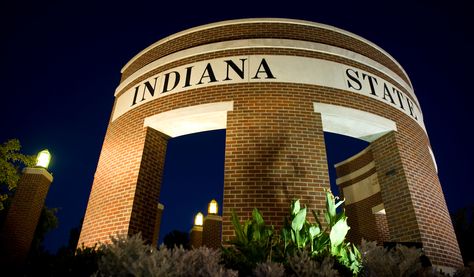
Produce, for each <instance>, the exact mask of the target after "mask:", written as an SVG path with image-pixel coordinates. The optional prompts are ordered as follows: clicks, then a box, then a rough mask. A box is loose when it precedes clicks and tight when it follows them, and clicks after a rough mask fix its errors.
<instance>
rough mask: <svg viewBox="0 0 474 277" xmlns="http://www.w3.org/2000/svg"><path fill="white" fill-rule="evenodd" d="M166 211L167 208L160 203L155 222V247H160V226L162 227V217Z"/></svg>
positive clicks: (153, 244)
mask: <svg viewBox="0 0 474 277" xmlns="http://www.w3.org/2000/svg"><path fill="white" fill-rule="evenodd" d="M164 209H165V206H164V205H163V204H161V203H158V205H157V207H156V221H155V230H154V232H153V243H152V246H153V247H157V246H158V238H159V236H160V226H161V217H162V215H163V210H164Z"/></svg>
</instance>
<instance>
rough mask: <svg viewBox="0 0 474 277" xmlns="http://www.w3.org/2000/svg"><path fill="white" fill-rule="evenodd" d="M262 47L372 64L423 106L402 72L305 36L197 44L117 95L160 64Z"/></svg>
mask: <svg viewBox="0 0 474 277" xmlns="http://www.w3.org/2000/svg"><path fill="white" fill-rule="evenodd" d="M258 48H282V49H293V50H307V51H312V52H318V53H324V54H331V55H335V56H339V57H343V58H347V59H350V60H353V61H355V62H359V63H362V64H364V65H366V66H368V67H371V68H373V69H375V70H377V71H379V72H380V73H383V74H385V75H387V76H389V77H390V78H392V79H393V80H395V81H396V82H397V84H398V85H399V86H401V87H403V88H404V89H405V90H407V91H408V93H409V94H410V96H411V97H412V98H413V99H414V100H415V104H416V105H417V106H418V107H419V106H420V105H419V103H418V99H417V98H416V95H415V93H414V92H413V89H412V88H411V85H410V84H408V83H406V82H405V81H404V80H403V79H402V78H401V77H400V76H398V74H396V73H395V72H393V71H392V70H390V69H389V68H387V67H386V66H384V65H382V64H380V63H378V62H376V61H374V60H372V59H370V58H368V57H366V56H363V55H361V54H358V53H356V52H353V51H350V50H346V49H343V48H339V47H336V46H331V45H326V44H321V43H315V42H308V41H301V40H290V39H244V40H232V41H224V42H217V43H211V44H206V45H202V46H197V47H193V48H189V49H185V50H182V51H179V52H176V53H173V54H170V55H167V56H165V57H162V58H160V59H157V60H155V61H153V62H151V63H149V64H147V65H146V66H144V67H142V68H140V69H139V70H137V71H136V72H134V73H133V74H131V75H130V76H128V77H127V78H126V79H125V80H123V81H122V82H121V83H120V84H119V85H118V87H117V88H116V89H115V94H114V95H115V96H117V95H118V93H120V92H121V91H122V90H123V89H124V88H125V87H126V86H127V85H129V84H130V83H132V82H133V81H135V80H136V79H137V78H139V77H140V76H142V75H144V74H146V73H148V72H150V71H152V70H154V69H156V68H158V67H161V66H164V65H166V64H169V63H171V62H175V61H178V60H181V59H184V58H189V57H193V56H196V55H200V54H206V53H212V52H217V51H223V50H233V49H258Z"/></svg>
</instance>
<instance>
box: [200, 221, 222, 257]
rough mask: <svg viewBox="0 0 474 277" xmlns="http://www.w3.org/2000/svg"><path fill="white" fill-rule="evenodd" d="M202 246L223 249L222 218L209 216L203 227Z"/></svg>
mask: <svg viewBox="0 0 474 277" xmlns="http://www.w3.org/2000/svg"><path fill="white" fill-rule="evenodd" d="M202 245H203V246H206V247H209V248H214V249H220V248H221V247H222V218H221V217H220V216H216V215H208V216H206V218H205V219H204V224H203V226H202Z"/></svg>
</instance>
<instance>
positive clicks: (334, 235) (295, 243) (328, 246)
mask: <svg viewBox="0 0 474 277" xmlns="http://www.w3.org/2000/svg"><path fill="white" fill-rule="evenodd" d="M336 200H338V198H336V197H334V195H333V194H332V193H331V192H330V191H326V210H325V211H324V218H325V220H326V225H325V226H323V225H322V224H321V221H320V220H319V217H318V214H317V213H316V212H315V211H312V213H313V216H314V219H315V223H311V222H309V221H308V220H307V219H306V214H307V209H306V207H305V208H301V204H300V201H299V200H295V201H293V202H292V203H291V211H290V217H289V219H288V220H287V221H286V223H285V226H284V227H283V229H282V231H281V241H282V242H283V245H284V246H283V247H284V249H283V252H284V253H285V254H286V255H288V254H290V255H293V254H294V253H295V250H303V249H309V251H310V253H311V256H312V257H313V258H322V257H325V256H333V257H334V258H335V259H336V260H337V262H338V263H340V264H341V265H343V266H345V267H346V268H348V269H349V270H350V271H351V272H352V273H353V274H358V273H359V271H360V269H361V256H360V252H359V251H358V250H357V248H356V247H355V246H354V245H352V244H351V243H349V242H346V241H345V238H346V235H347V232H348V231H349V229H350V227H349V226H348V225H347V217H346V215H345V213H344V211H342V212H340V213H338V212H337V208H338V207H339V206H340V205H341V204H342V203H343V202H344V201H338V202H336Z"/></svg>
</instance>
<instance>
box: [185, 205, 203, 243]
mask: <svg viewBox="0 0 474 277" xmlns="http://www.w3.org/2000/svg"><path fill="white" fill-rule="evenodd" d="M203 220H204V216H203V215H202V213H201V212H199V213H197V214H196V216H195V217H194V226H193V228H192V229H191V232H190V234H189V238H190V239H189V240H190V243H191V247H192V248H199V247H201V246H202V225H203Z"/></svg>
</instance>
